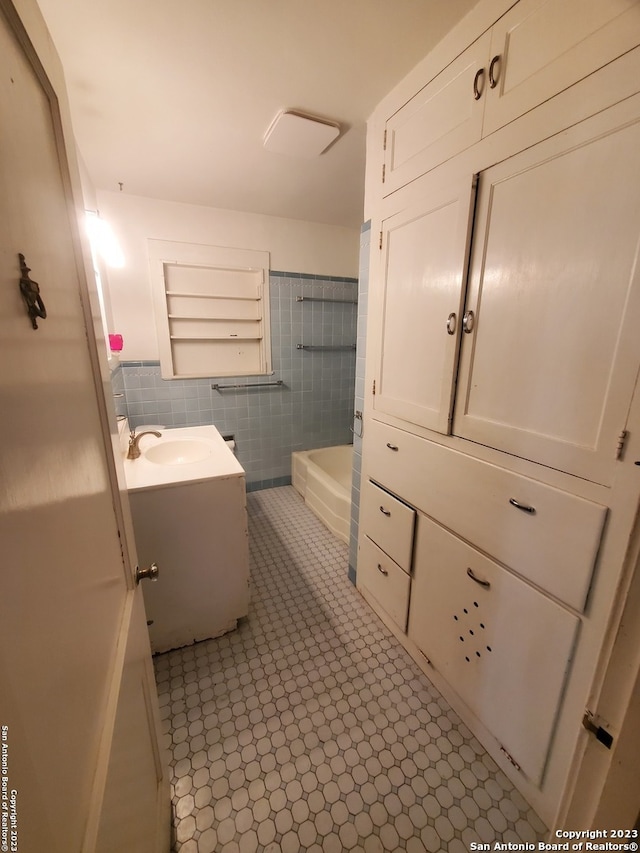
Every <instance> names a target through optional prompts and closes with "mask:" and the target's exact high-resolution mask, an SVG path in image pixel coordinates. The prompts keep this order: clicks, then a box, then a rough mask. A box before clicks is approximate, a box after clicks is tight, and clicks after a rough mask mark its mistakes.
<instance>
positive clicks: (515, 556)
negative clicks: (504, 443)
mask: <svg viewBox="0 0 640 853" xmlns="http://www.w3.org/2000/svg"><path fill="white" fill-rule="evenodd" d="M365 460H368V464H367V467H366V469H365V471H364V474H365V476H366V477H370V478H372V479H374V480H376V481H377V482H379V483H380V484H381V485H383V486H384V487H385V488H388V489H389V490H391V491H392V492H394V493H395V494H397V495H399V496H401V497H402V498H403V500H405V501H407V503H409V504H412V505H413V506H415V507H417V508H418V509H419V510H421V511H422V512H424V513H425V514H426V515H428V516H430V517H431V518H433V519H435V520H436V521H438V522H439V523H440V524H442V525H444V526H445V527H447V528H448V529H450V530H452V531H454V532H455V533H456V534H457V535H459V536H461V537H462V538H463V539H466V540H467V541H469V542H473V544H474V545H475V546H476V547H478V548H479V549H481V550H482V551H484V552H486V553H487V554H490V555H491V556H492V557H495V558H496V559H497V560H499V561H500V562H502V563H504V564H505V565H507V566H509V567H510V568H512V569H513V570H514V571H515V572H517V573H518V574H519V575H522V576H523V577H525V578H526V579H527V580H530V581H531V582H532V583H535V584H536V585H537V586H540V587H541V588H542V589H544V590H545V591H547V592H549V593H550V594H551V595H554V596H556V597H557V598H559V599H560V600H561V601H563V602H564V603H566V604H568V605H569V606H571V607H574V608H575V609H576V610H582V609H583V608H584V605H585V601H586V597H587V593H588V591H589V585H590V583H591V577H592V574H593V568H594V565H595V560H596V557H597V554H598V548H599V545H600V539H601V536H602V529H603V526H604V521H605V517H606V514H607V508H606V507H604V506H601V505H600V504H596V503H593V502H592V501H588V500H585V499H584V498H580V497H577V496H576V495H572V494H570V493H569V492H564V491H562V490H560V489H556V488H554V487H552V486H547V485H545V484H543V483H539V482H538V481H537V480H532V479H530V478H529V477H523V476H521V475H520V474H515V473H513V472H512V471H508V470H506V469H505V468H500V467H498V466H496V465H492V464H490V463H488V462H482V461H480V460H478V459H474V458H472V457H470V456H466V455H465V454H464V453H460V452H458V451H456V450H451V449H449V448H447V447H442V446H441V445H438V444H435V443H433V442H431V441H428V440H426V439H423V438H420V437H418V436H415V435H412V434H411V433H408V432H404V431H403V430H399V429H396V428H395V427H390V426H387V425H386V424H382V423H380V422H378V421H371V422H370V423H369V424H368V427H367V435H366V437H365ZM516 504H518V505H519V506H520V508H519V507H518V506H517V505H516ZM526 508H529V509H530V510H533V511H532V512H528V511H526Z"/></svg>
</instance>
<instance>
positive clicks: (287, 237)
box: [97, 190, 360, 360]
mask: <svg viewBox="0 0 640 853" xmlns="http://www.w3.org/2000/svg"><path fill="white" fill-rule="evenodd" d="M97 196H98V206H99V209H100V215H101V216H102V218H103V219H106V220H107V221H108V222H109V223H110V225H111V226H112V228H113V230H114V231H115V233H116V235H117V237H118V239H119V241H120V244H121V246H122V249H123V251H124V254H125V258H126V264H125V266H124V268H122V269H110V270H109V271H108V289H109V302H110V306H111V311H112V314H113V329H111V331H113V332H118V333H119V334H121V335H122V336H123V337H124V350H123V352H122V358H123V359H124V360H140V359H158V358H159V354H158V343H157V339H156V331H155V324H154V318H153V303H152V298H151V285H150V280H149V259H148V250H147V240H148V239H149V238H154V239H156V240H174V241H184V242H185V243H203V244H206V245H212V246H231V247H234V248H243V249H259V250H263V251H267V252H269V253H270V255H271V269H274V270H287V271H291V272H297V273H301V272H302V273H310V274H315V275H325V276H330V275H333V276H349V277H353V278H357V276H358V253H359V244H360V231H359V229H351V228H341V227H337V226H333V225H323V224H321V223H316V222H303V221H300V220H295V219H281V218H278V217H274V216H264V215H262V214H255V213H242V212H239V211H232V210H220V209H217V208H210V207H200V206H198V205H191V204H178V203H175V202H169V201H159V200H157V199H150V198H142V197H140V196H132V195H128V194H126V193H113V192H105V191H100V190H99V191H98V193H97Z"/></svg>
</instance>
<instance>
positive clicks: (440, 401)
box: [374, 175, 476, 433]
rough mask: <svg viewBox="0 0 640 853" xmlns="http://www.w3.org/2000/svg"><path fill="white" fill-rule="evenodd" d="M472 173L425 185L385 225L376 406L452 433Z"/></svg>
mask: <svg viewBox="0 0 640 853" xmlns="http://www.w3.org/2000/svg"><path fill="white" fill-rule="evenodd" d="M475 184H476V181H475V178H474V177H473V176H471V175H469V176H468V177H466V178H465V179H462V180H460V181H459V182H457V183H456V184H454V185H453V186H448V187H445V188H443V187H439V188H436V187H435V186H434V185H433V182H431V184H427V183H423V182H421V183H420V185H419V186H418V187H411V188H410V192H409V193H408V194H407V195H408V196H409V199H410V200H409V199H407V201H408V206H407V207H406V208H405V209H404V210H402V212H400V213H397V214H395V215H393V216H391V217H389V218H388V219H386V220H384V221H383V223H382V253H383V256H382V267H381V275H382V287H383V293H382V294H381V299H380V303H381V306H382V307H381V311H382V317H381V318H380V321H381V330H382V343H381V347H380V353H379V362H378V370H377V376H378V387H377V389H376V393H375V396H374V408H375V410H376V411H378V412H386V413H387V414H390V415H395V416H397V417H399V418H402V419H404V420H407V421H409V422H411V423H414V424H418V425H420V426H424V427H427V428H429V429H433V430H437V431H438V432H443V433H447V432H449V428H450V416H451V406H452V399H453V390H454V379H455V364H456V360H457V355H458V349H459V341H460V328H461V326H460V314H461V309H462V304H463V300H464V286H465V281H466V272H467V259H468V249H469V240H470V230H471V221H472V216H473V206H474V199H475Z"/></svg>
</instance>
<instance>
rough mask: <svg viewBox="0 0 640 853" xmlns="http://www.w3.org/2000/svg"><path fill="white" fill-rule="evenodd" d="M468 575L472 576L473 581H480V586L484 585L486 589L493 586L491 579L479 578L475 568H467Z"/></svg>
mask: <svg viewBox="0 0 640 853" xmlns="http://www.w3.org/2000/svg"><path fill="white" fill-rule="evenodd" d="M467 576H468V577H470V578H471V580H472V581H475V582H476V583H479V584H480V586H483V587H484V588H485V589H489V588H490V586H491V584H490V583H489V581H483V580H480V578H477V577H476V576H475V575H474V573H473V569H467Z"/></svg>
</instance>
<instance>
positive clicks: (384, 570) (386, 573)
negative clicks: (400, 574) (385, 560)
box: [378, 563, 389, 578]
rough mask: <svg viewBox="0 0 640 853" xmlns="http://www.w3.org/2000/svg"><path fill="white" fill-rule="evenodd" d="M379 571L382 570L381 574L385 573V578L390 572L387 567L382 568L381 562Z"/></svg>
mask: <svg viewBox="0 0 640 853" xmlns="http://www.w3.org/2000/svg"><path fill="white" fill-rule="evenodd" d="M378 571H379V572H380V574H381V575H384V576H385V578H386V576H387V575H388V574H389V572H388V571H387V570H386V569H383V568H382V566H381V565H380V563H378Z"/></svg>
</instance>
